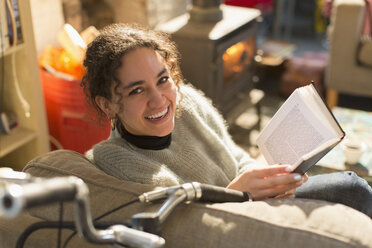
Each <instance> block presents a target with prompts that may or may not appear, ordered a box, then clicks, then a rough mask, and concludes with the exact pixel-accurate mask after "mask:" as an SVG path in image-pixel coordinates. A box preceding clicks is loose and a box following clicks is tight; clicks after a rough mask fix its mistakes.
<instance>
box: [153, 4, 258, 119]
mask: <svg viewBox="0 0 372 248" xmlns="http://www.w3.org/2000/svg"><path fill="white" fill-rule="evenodd" d="M259 17H260V11H259V10H256V9H249V8H243V7H234V6H227V5H224V4H221V0H193V1H192V5H191V8H190V10H189V12H188V13H186V14H184V15H181V16H179V17H176V18H174V19H172V20H170V21H168V22H166V23H163V24H161V25H159V26H157V29H158V30H161V31H165V32H167V33H170V34H171V35H172V39H173V40H174V41H175V42H176V43H177V45H178V48H179V50H180V52H181V56H182V60H181V69H182V72H183V74H184V77H185V79H186V80H187V81H189V82H190V83H192V84H193V85H195V86H196V87H197V88H199V89H201V90H203V91H204V92H205V94H206V95H207V96H209V97H210V98H211V99H212V100H213V102H214V104H215V105H216V106H217V107H218V108H219V109H220V111H221V112H222V113H223V114H224V115H227V114H228V113H229V112H231V111H234V109H236V108H237V106H239V105H241V104H242V103H244V98H246V97H249V96H247V95H245V94H248V92H249V91H250V90H251V89H252V88H253V79H252V77H253V61H254V55H255V51H256V33H257V26H258V18H259ZM235 112H236V111H235Z"/></svg>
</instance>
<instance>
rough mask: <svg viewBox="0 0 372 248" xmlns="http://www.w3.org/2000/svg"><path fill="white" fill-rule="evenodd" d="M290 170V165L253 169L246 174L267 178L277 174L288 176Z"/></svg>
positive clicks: (291, 168)
mask: <svg viewBox="0 0 372 248" xmlns="http://www.w3.org/2000/svg"><path fill="white" fill-rule="evenodd" d="M292 170H293V167H292V166H290V165H271V166H267V167H260V168H255V169H252V170H250V171H247V172H249V173H250V174H251V175H252V176H254V177H269V176H274V175H277V174H284V173H286V174H288V173H290V172H291V171H292ZM247 172H246V173H247Z"/></svg>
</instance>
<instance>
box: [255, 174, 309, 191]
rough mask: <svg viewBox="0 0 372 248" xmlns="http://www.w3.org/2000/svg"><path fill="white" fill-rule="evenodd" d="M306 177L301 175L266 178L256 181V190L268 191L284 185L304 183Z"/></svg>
mask: <svg viewBox="0 0 372 248" xmlns="http://www.w3.org/2000/svg"><path fill="white" fill-rule="evenodd" d="M303 181H304V177H303V176H301V175H300V174H297V173H294V174H282V175H277V176H271V177H265V178H262V179H261V178H259V179H255V183H254V188H256V189H266V188H275V187H278V186H282V185H289V184H296V183H302V182H303Z"/></svg>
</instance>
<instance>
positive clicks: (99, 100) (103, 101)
mask: <svg viewBox="0 0 372 248" xmlns="http://www.w3.org/2000/svg"><path fill="white" fill-rule="evenodd" d="M94 100H95V102H96V104H97V105H98V106H99V108H100V109H101V110H102V111H103V112H104V113H105V114H106V115H107V116H108V117H109V118H112V117H114V116H115V111H114V108H113V105H112V103H111V102H110V100H108V99H107V98H105V97H103V96H96V98H95V99H94Z"/></svg>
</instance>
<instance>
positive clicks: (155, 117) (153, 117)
mask: <svg viewBox="0 0 372 248" xmlns="http://www.w3.org/2000/svg"><path fill="white" fill-rule="evenodd" d="M168 112H169V107H167V108H166V109H164V110H163V111H161V112H159V113H156V114H153V115H150V116H146V117H145V118H146V119H147V120H150V121H156V120H161V119H164V118H165V117H166V116H167V114H168Z"/></svg>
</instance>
